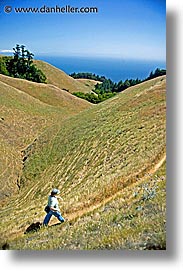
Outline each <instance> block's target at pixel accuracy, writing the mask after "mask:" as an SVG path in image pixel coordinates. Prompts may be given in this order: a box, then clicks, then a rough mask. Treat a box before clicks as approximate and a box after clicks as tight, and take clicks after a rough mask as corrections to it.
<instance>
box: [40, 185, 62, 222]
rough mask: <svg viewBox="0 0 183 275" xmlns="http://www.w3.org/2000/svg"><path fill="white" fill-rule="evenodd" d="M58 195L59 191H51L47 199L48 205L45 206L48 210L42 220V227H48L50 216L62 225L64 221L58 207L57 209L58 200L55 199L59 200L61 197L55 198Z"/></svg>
mask: <svg viewBox="0 0 183 275" xmlns="http://www.w3.org/2000/svg"><path fill="white" fill-rule="evenodd" d="M59 193H60V191H59V190H58V189H56V188H54V189H53V190H52V191H51V195H50V196H49V197H48V205H47V206H46V208H49V209H48V211H46V210H45V211H46V212H47V215H46V216H45V218H44V221H43V225H48V223H49V221H50V219H51V216H52V215H54V216H55V217H57V219H58V220H59V221H60V222H61V223H62V222H64V221H65V219H64V218H63V217H62V215H61V213H60V210H59V207H58V200H57V199H61V200H62V198H61V197H57V195H58V194H59Z"/></svg>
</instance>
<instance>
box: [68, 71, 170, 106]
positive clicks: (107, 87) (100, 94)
mask: <svg viewBox="0 0 183 275" xmlns="http://www.w3.org/2000/svg"><path fill="white" fill-rule="evenodd" d="M165 74H166V70H161V69H159V68H157V69H156V70H155V71H154V72H153V71H152V72H151V73H150V74H149V76H148V77H147V78H145V79H144V80H140V79H138V78H137V79H126V80H125V81H122V80H120V81H119V82H118V83H115V82H113V81H112V80H111V79H107V78H105V77H103V76H102V79H103V81H101V83H97V84H96V85H95V88H94V89H93V93H90V94H89V93H82V92H76V93H74V95H76V96H78V97H80V98H83V99H85V100H88V101H90V102H92V103H99V102H102V101H104V100H106V99H108V98H110V97H112V96H114V95H116V94H117V93H119V92H122V91H124V90H125V89H127V88H129V87H131V86H134V85H137V84H139V83H142V82H144V81H147V80H150V79H152V78H155V77H158V76H162V75H165ZM87 75H89V76H90V79H94V78H92V77H95V74H90V73H86V74H84V73H78V74H76V73H74V74H72V75H71V76H72V77H74V78H76V79H77V78H87V77H83V76H87ZM97 78H98V79H95V80H99V79H100V77H98V76H97Z"/></svg>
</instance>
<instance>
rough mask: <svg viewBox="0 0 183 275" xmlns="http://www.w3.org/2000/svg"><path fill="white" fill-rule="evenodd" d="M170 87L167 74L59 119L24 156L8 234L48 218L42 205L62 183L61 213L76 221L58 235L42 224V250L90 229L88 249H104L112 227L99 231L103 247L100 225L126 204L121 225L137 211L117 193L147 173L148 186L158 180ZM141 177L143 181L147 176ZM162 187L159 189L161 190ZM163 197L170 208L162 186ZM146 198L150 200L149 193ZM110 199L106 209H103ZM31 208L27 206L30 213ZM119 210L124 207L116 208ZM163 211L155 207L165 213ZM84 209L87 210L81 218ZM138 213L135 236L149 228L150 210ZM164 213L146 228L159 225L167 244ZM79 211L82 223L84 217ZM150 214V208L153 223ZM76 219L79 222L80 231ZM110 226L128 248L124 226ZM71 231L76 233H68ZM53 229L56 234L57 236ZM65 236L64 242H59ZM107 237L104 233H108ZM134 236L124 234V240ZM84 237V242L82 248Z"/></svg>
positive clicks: (3, 232) (105, 224)
mask: <svg viewBox="0 0 183 275" xmlns="http://www.w3.org/2000/svg"><path fill="white" fill-rule="evenodd" d="M165 91H166V77H159V78H156V79H153V80H151V81H148V82H145V83H142V84H139V85H137V86H135V87H132V88H130V89H127V90H126V91H125V92H123V93H121V94H118V95H117V96H115V97H113V98H111V99H109V100H107V101H105V102H103V103H101V104H98V105H97V106H93V107H92V108H89V109H87V110H85V111H83V112H81V113H79V114H77V115H76V116H74V117H72V118H69V119H67V120H65V121H64V122H63V123H62V124H61V125H60V126H59V125H58V124H57V126H54V125H53V126H52V127H50V128H49V129H48V130H46V131H44V133H43V134H42V135H41V136H39V138H38V139H37V140H36V142H35V144H34V153H33V154H32V155H30V156H29V157H28V159H27V160H26V162H25V163H24V168H23V171H22V176H21V184H22V188H21V189H20V193H19V195H18V197H17V198H15V200H12V201H10V203H9V206H8V208H7V207H6V209H2V211H1V220H3V225H2V226H1V230H0V232H1V237H2V239H3V240H5V239H8V238H10V239H11V238H12V237H13V236H16V235H17V237H21V234H22V233H23V232H24V230H25V229H26V227H27V226H28V224H30V223H32V222H35V221H36V220H40V221H42V220H43V218H44V211H43V206H44V205H45V204H46V202H47V195H48V193H49V191H50V189H51V188H52V187H55V186H56V187H58V188H60V189H61V195H62V196H63V198H64V203H63V205H62V206H61V208H62V212H63V215H64V216H65V217H68V218H69V219H70V220H72V221H73V223H74V224H69V223H68V224H66V225H65V227H63V228H65V229H64V230H65V231H64V230H63V232H62V227H60V231H59V235H57V234H58V233H57V231H58V229H55V230H54V229H52V230H51V229H48V231H47V230H46V231H44V230H43V231H41V232H42V233H41V232H40V235H39V234H38V235H36V236H35V239H36V238H37V239H39V238H40V239H39V244H38V243H37V244H36V246H37V247H38V248H42V249H45V248H46V249H49V248H50V249H52V248H56V247H57V248H58V247H59V248H60V249H64V247H68V248H72V245H70V244H71V243H75V242H74V240H75V239H76V236H77V238H79V240H80V238H81V236H82V234H86V238H90V237H89V236H91V239H93V238H94V232H96V235H95V240H94V239H93V243H90V247H88V248H102V247H105V248H106V246H103V244H104V243H105V242H107V234H108V233H107V231H106V232H105V231H104V232H105V233H106V234H103V237H102V236H101V239H100V240H101V242H99V243H98V246H96V244H95V243H94V242H95V241H96V238H97V236H98V229H97V226H99V229H100V230H104V227H106V230H107V228H108V226H109V224H110V219H114V218H115V215H117V216H116V219H117V221H118V219H120V215H121V214H120V209H124V207H126V210H124V212H122V216H121V220H120V221H119V224H120V223H123V222H122V221H123V220H124V217H125V215H128V214H129V215H135V213H134V211H135V210H134V208H133V206H134V205H133V203H132V205H131V202H130V203H129V208H130V207H132V208H130V209H131V210H130V211H129V212H128V211H127V208H128V204H127V203H125V202H124V201H123V196H122V197H121V199H120V200H121V202H117V201H115V198H116V197H115V196H116V194H118V195H119V196H120V195H123V194H127V193H123V192H126V191H125V190H127V189H126V188H128V187H129V188H130V186H131V185H132V184H136V183H137V184H138V183H139V184H140V182H143V180H144V181H145V180H146V177H148V182H149V187H148V188H150V186H151V187H153V186H154V185H153V182H154V184H155V181H154V180H155V179H157V177H156V176H153V174H154V173H155V172H156V170H157V173H158V168H157V169H155V167H157V163H163V162H162V160H164V159H165V148H166V140H165V132H166V96H165ZM158 177H159V176H158ZM160 177H161V182H162V186H161V188H162V190H163V189H164V188H165V169H163V170H162V171H161V173H160ZM157 182H159V181H157ZM143 183H144V184H145V183H146V181H145V182H143ZM139 188H140V187H139ZM161 188H160V191H159V192H160V193H159V195H158V196H160V197H161ZM137 189H138V185H137ZM146 189H147V188H146ZM146 189H145V188H144V189H143V188H142V192H143V190H144V192H145V190H146ZM147 190H148V189H147ZM149 190H150V189H149ZM154 190H155V189H154ZM121 192H122V193H121ZM139 192H140V189H139ZM137 193H138V192H137ZM139 194H140V193H139ZM144 194H145V193H144ZM140 196H141V195H140ZM162 196H163V197H162V200H161V201H160V200H159V199H158V198H159V197H155V199H157V200H158V201H159V206H158V207H160V208H161V207H162V205H164V206H163V207H165V194H164V195H163V193H162ZM142 197H143V194H142ZM110 201H111V202H112V201H113V205H114V206H113V207H112V209H113V210H111V211H112V212H110V211H109V212H106V211H107V210H106V209H111V206H110V205H109V206H108V205H107V203H110ZM144 201H145V200H144ZM144 201H143V200H142V201H141V203H142V205H141V204H140V205H139V207H141V206H142V207H143V202H144ZM147 202H149V200H148V199H147ZM137 204H138V201H137ZM95 205H96V206H97V207H95ZM104 206H105V208H103V207H104ZM137 206H138V205H136V207H137ZM154 206H155V205H154ZM100 207H102V208H101V209H103V210H99V213H98V214H96V213H94V212H93V211H95V209H99V208H100ZM106 207H107V208H106ZM148 207H149V209H150V207H151V206H147V209H148ZM25 208H26V209H27V210H28V211H26V213H25V211H24V209H25ZM152 208H153V207H152ZM8 209H9V211H12V219H11V221H10V220H9V219H8V218H7V217H6V211H8ZM115 209H118V210H119V211H118V212H116V210H115ZM85 210H86V211H85ZM125 211H126V212H125ZM149 211H151V210H149ZM154 211H156V209H155V210H154ZM158 211H159V208H158ZM158 211H157V213H159V212H158ZM84 213H85V214H86V217H85V218H82V215H84ZM107 213H108V214H109V215H108V214H107ZM110 213H111V214H110ZM140 213H141V214H142V215H141V214H140V216H139V219H138V226H139V229H138V232H134V233H133V235H134V236H137V235H138V238H139V239H138V241H142V240H143V234H141V235H140V234H139V233H143V229H142V227H140V224H141V221H142V218H144V219H145V216H144V212H140ZM94 214H96V221H97V220H98V221H100V222H101V223H100V225H99V224H98V225H97V224H95V223H93V221H92V220H91V217H93V215H94ZM118 214H119V216H118ZM111 215H112V216H111ZM153 215H154V217H153V219H155V218H156V217H157V215H159V214H157V215H156V214H155V213H154V212H153ZM164 215H165V210H164V209H163V210H162V213H161V215H160V219H159V218H158V220H157V224H156V223H154V224H152V226H150V227H148V228H146V230H149V232H148V234H149V235H148V237H149V236H150V234H152V232H153V231H154V225H156V227H157V228H159V232H160V231H161V232H162V234H163V241H162V243H163V245H164V240H165V229H164V222H162V223H161V216H162V217H163V218H162V219H164ZM80 216H81V219H82V220H81V223H80V220H78V217H80ZM97 217H98V218H97ZM128 217H129V219H128ZM132 217H133V216H132ZM158 217H159V216H158ZM17 218H18V220H19V223H18V224H17V222H16V221H17ZM151 218H152V217H151V215H149V216H148V224H149V222H150V220H151ZM129 220H130V216H127V218H126V222H127V223H128V221H129ZM53 222H54V219H53ZM144 222H145V220H144ZM75 223H76V224H77V223H79V224H80V225H79V227H78V230H77V229H76V226H75ZM96 223H97V222H96ZM129 223H130V222H129ZM129 223H128V224H129ZM102 224H103V225H102ZM70 226H71V227H72V228H71V229H70ZM129 226H130V225H129ZM131 226H132V225H131ZM73 227H74V229H73ZM94 228H96V229H94ZM109 228H110V226H109ZM160 229H161V230H160ZM50 230H51V231H50ZM72 230H74V231H72ZM134 230H135V229H134ZM109 231H110V232H109V235H110V236H111V237H110V243H114V247H115V248H118V246H117V244H116V243H119V247H122V243H120V239H121V238H122V235H120V232H122V231H119V232H118V233H117V234H113V235H112V232H113V228H112V229H111V228H110V229H109ZM49 232H50V234H51V235H49ZM64 232H65V233H64ZM72 232H75V233H74V234H76V235H73V236H72ZM115 232H116V231H115ZM113 233H114V232H113ZM123 233H124V232H123ZM127 233H128V232H126V234H127ZM45 234H46V235H45ZM64 234H66V235H64ZM68 234H71V235H69V237H68V238H67V235H68ZM129 234H130V231H129ZM3 236H4V237H3ZM49 236H52V237H51V238H52V239H50V237H49ZM54 236H55V237H54ZM64 236H65V237H64ZM57 237H59V240H58V239H57ZM62 237H63V243H62V242H61V241H60V240H61V239H62ZM105 237H106V240H102V238H105ZM129 238H130V235H129V236H127V235H126V241H125V242H127V241H128V239H129ZM53 239H55V241H53ZM132 239H133V238H132ZM48 240H49V241H50V242H49V244H48V243H47V241H48ZM114 240H116V241H114ZM136 240H137V237H135V239H134V240H133V241H132V242H131V243H130V246H134V245H135V241H136ZM79 242H80V241H79ZM157 242H160V240H159V241H158V240H157ZM33 243H34V241H33ZM79 244H80V243H79ZM79 244H78V248H81V247H80V246H79ZM15 247H16V244H15V246H14V248H15ZM18 247H19V248H20V247H21V243H19V244H18ZM28 247H29V243H28V242H27V244H26V245H25V246H24V245H22V248H28ZM33 247H34V249H35V246H34V244H33V246H30V248H33ZM83 247H85V248H86V247H87V245H86V244H84V245H83V246H82V248H83ZM126 247H127V245H126ZM73 248H77V245H73Z"/></svg>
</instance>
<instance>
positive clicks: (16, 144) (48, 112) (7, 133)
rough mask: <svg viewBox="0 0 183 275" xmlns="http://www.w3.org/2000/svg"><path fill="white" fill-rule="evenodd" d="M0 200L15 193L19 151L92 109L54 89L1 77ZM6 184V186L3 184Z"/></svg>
mask: <svg viewBox="0 0 183 275" xmlns="http://www.w3.org/2000/svg"><path fill="white" fill-rule="evenodd" d="M0 98H1V101H0V110H1V119H0V127H1V131H0V142H1V149H0V150H1V161H0V174H1V178H0V187H1V192H0V198H1V199H2V198H4V197H7V196H8V197H9V196H10V195H11V194H12V192H14V191H17V190H18V186H19V181H20V173H21V170H22V158H23V157H22V152H21V151H22V150H23V149H24V148H25V147H27V146H28V145H29V144H30V143H32V142H33V141H34V139H35V138H37V137H38V136H39V135H40V134H41V133H42V132H43V131H44V130H45V129H46V128H47V127H49V126H51V125H52V124H57V123H58V122H59V121H60V123H61V121H63V120H65V119H66V118H68V117H69V116H72V115H74V114H76V113H78V112H80V111H82V110H83V109H85V108H88V107H90V106H91V105H90V104H88V102H85V101H84V100H78V98H76V97H74V96H72V95H71V94H69V93H67V92H65V91H62V90H60V89H59V88H57V87H54V86H50V85H45V84H38V83H33V82H30V81H26V80H22V79H15V78H11V77H7V76H4V75H0ZM5 183H6V184H5Z"/></svg>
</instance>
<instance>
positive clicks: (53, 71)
mask: <svg viewBox="0 0 183 275" xmlns="http://www.w3.org/2000/svg"><path fill="white" fill-rule="evenodd" d="M34 62H35V64H36V66H37V67H38V68H39V69H41V70H42V71H43V72H44V74H45V75H46V77H47V83H48V84H52V85H54V86H57V87H58V88H60V89H62V90H66V91H68V92H69V93H74V92H83V93H89V92H91V86H90V85H87V83H85V82H84V83H83V82H81V81H78V80H77V79H74V78H72V77H71V76H69V75H67V74H66V73H65V72H63V71H62V70H60V69H58V68H56V67H54V66H52V65H50V64H49V63H47V62H44V61H40V60H35V61H34Z"/></svg>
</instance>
